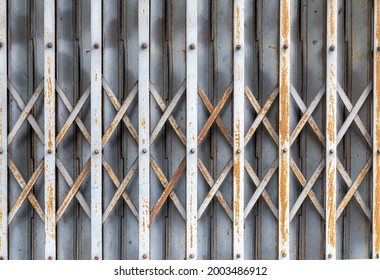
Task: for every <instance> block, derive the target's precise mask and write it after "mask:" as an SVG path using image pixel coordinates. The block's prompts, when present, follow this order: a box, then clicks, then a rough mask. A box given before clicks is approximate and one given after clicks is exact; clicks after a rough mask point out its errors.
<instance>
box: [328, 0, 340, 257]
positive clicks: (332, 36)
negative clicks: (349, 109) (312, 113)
mask: <svg viewBox="0 0 380 280" xmlns="http://www.w3.org/2000/svg"><path fill="white" fill-rule="evenodd" d="M337 5H338V3H337V0H328V2H327V31H326V32H327V33H326V34H327V38H326V112H327V119H326V229H325V230H326V252H325V254H326V255H325V257H326V259H330V260H333V259H335V258H336V147H337V146H336V138H337V137H336V135H337V125H336V124H337V114H336V110H337V49H338V46H337V42H338V40H337V26H338V24H337V21H338V18H337V16H338V7H337Z"/></svg>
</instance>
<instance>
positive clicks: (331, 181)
mask: <svg viewBox="0 0 380 280" xmlns="http://www.w3.org/2000/svg"><path fill="white" fill-rule="evenodd" d="M327 176H328V186H327V192H328V194H327V209H329V210H330V211H328V216H327V217H326V218H327V221H328V226H327V228H328V232H327V239H328V243H329V245H330V246H331V247H334V248H335V245H336V244H335V243H336V238H335V209H336V205H335V201H334V196H335V166H334V164H333V161H330V162H329V164H328V167H327Z"/></svg>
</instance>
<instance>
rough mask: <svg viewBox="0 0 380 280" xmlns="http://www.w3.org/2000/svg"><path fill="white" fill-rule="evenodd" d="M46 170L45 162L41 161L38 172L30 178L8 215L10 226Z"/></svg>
mask: <svg viewBox="0 0 380 280" xmlns="http://www.w3.org/2000/svg"><path fill="white" fill-rule="evenodd" d="M43 170H44V160H41V162H40V163H39V164H38V166H37V168H36V170H35V171H34V173H33V174H32V176H31V177H30V179H29V181H28V183H27V184H26V185H25V187H24V189H23V190H22V191H21V194H20V196H19V197H18V198H17V200H16V202H15V203H14V204H13V206H12V208H11V210H10V211H9V213H8V224H10V223H11V222H12V220H13V218H14V217H15V215H16V213H17V212H18V210H19V209H20V207H21V205H22V203H23V202H24V201H25V199H26V198H27V196H28V195H29V193H30V191H31V190H32V188H33V186H34V185H35V183H36V182H37V180H38V178H39V177H40V175H41V173H42V171H43Z"/></svg>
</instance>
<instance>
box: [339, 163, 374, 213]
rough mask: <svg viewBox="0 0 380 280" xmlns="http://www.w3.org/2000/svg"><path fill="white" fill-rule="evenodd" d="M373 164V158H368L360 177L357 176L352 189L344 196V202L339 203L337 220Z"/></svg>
mask: <svg viewBox="0 0 380 280" xmlns="http://www.w3.org/2000/svg"><path fill="white" fill-rule="evenodd" d="M371 166H372V159H370V160H368V161H367V163H366V164H365V165H364V167H363V169H362V170H361V171H360V173H359V175H358V177H356V179H355V181H354V182H353V183H352V186H351V187H350V189H349V190H348V192H347V193H346V195H345V196H344V198H343V200H342V202H341V203H340V204H339V207H338V209H337V212H336V220H338V219H339V217H340V215H341V214H342V213H343V211H344V209H345V208H346V206H347V204H348V203H349V202H350V200H351V198H352V196H353V195H354V193H356V191H357V189H358V188H359V186H360V184H361V183H362V182H363V180H364V177H365V176H366V175H367V173H368V171H369V169H370V168H371Z"/></svg>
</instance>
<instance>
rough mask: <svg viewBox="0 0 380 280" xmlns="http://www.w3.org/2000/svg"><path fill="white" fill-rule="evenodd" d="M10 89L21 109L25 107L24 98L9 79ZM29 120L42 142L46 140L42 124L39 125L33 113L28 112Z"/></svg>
mask: <svg viewBox="0 0 380 280" xmlns="http://www.w3.org/2000/svg"><path fill="white" fill-rule="evenodd" d="M8 89H9V92H10V93H11V94H12V96H13V98H14V100H15V101H16V104H17V105H18V107H19V108H20V109H21V110H24V109H25V103H24V101H23V100H22V98H21V96H20V95H19V93H18V91H17V89H16V87H15V86H14V85H13V84H12V82H11V81H10V80H9V79H8ZM27 120H28V122H29V124H30V126H31V127H32V128H33V130H34V132H35V133H36V135H37V137H38V138H39V139H40V140H41V142H42V143H43V142H44V133H43V132H42V130H41V128H40V126H39V125H38V123H37V121H36V119H35V118H34V117H33V115H31V114H28V116H27Z"/></svg>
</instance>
